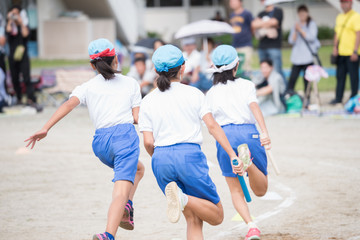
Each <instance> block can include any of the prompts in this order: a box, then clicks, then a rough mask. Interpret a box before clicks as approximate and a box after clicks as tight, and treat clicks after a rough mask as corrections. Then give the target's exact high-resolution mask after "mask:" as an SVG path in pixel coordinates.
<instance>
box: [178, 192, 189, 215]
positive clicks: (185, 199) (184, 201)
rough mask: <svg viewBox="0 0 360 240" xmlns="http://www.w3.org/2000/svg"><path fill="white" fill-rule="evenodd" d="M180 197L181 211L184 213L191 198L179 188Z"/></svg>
mask: <svg viewBox="0 0 360 240" xmlns="http://www.w3.org/2000/svg"><path fill="white" fill-rule="evenodd" d="M178 188H179V187H178ZM179 196H180V204H181V210H182V211H184V208H185V206H186V204H187V203H188V200H189V198H188V196H187V195H186V194H184V193H183V191H182V190H181V188H179Z"/></svg>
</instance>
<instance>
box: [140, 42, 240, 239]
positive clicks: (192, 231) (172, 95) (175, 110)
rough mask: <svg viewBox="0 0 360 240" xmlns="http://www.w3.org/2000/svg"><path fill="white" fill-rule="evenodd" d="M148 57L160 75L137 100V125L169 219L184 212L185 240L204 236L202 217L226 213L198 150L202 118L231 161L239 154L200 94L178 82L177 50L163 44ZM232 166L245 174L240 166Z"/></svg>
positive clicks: (211, 219) (214, 219)
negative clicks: (144, 94) (152, 86)
mask: <svg viewBox="0 0 360 240" xmlns="http://www.w3.org/2000/svg"><path fill="white" fill-rule="evenodd" d="M152 61H153V63H154V66H155V69H156V72H157V73H158V74H159V78H158V79H157V86H158V88H157V89H155V90H154V91H153V92H151V93H150V94H148V95H147V96H146V97H145V98H144V99H143V101H142V103H141V107H140V115H139V129H140V132H142V133H143V136H144V146H145V148H146V150H147V152H148V153H149V154H150V156H152V169H153V173H154V175H155V177H156V180H157V182H158V185H159V187H160V188H161V190H162V191H163V193H164V194H165V195H166V198H167V203H168V208H167V216H168V218H169V220H170V222H173V223H176V222H178V221H179V218H180V213H181V211H182V212H183V214H184V216H185V218H186V222H187V237H188V239H203V233H202V226H203V221H205V222H208V223H209V224H211V225H218V224H220V223H221V222H222V220H223V216H224V215H223V208H222V205H221V202H220V198H219V196H218V194H217V191H216V187H215V185H214V183H213V182H212V180H211V178H210V176H209V174H208V172H209V168H208V166H207V162H206V157H205V155H204V154H203V152H202V151H201V148H200V144H201V143H202V135H201V120H203V121H204V122H205V124H206V126H207V128H208V129H209V132H210V133H211V134H212V135H213V136H214V137H215V139H216V140H217V141H218V142H219V143H220V144H221V145H222V146H223V147H224V149H225V151H226V152H227V154H229V159H237V156H236V154H235V152H234V151H233V149H232V148H231V146H230V144H229V142H228V140H227V139H226V136H225V134H224V131H222V129H221V128H220V126H219V125H218V124H217V123H216V121H215V120H214V118H213V117H212V115H211V113H210V111H209V109H208V108H207V107H206V105H205V97H204V95H203V93H202V92H201V91H199V90H198V89H196V88H194V87H191V86H187V85H184V84H181V83H180V81H181V79H182V77H183V75H184V70H185V65H184V63H185V61H184V58H183V55H182V52H181V51H180V49H178V48H177V47H175V46H173V45H165V46H162V47H160V48H158V49H157V50H156V51H155V53H154V55H153V57H152ZM229 161H230V160H229ZM239 162H240V161H239ZM233 170H234V171H235V172H237V173H240V174H243V173H244V172H243V171H242V166H239V167H234V169H233Z"/></svg>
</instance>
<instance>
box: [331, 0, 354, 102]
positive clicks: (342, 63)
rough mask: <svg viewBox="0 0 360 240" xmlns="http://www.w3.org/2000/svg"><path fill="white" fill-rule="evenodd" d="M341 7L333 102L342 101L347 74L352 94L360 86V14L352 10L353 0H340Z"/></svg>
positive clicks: (334, 53) (337, 19)
mask: <svg viewBox="0 0 360 240" xmlns="http://www.w3.org/2000/svg"><path fill="white" fill-rule="evenodd" d="M340 4H341V9H342V10H343V13H340V14H339V15H338V16H337V17H336V24H335V36H334V48H333V55H334V56H337V61H336V80H337V84H336V96H335V99H334V100H332V101H331V102H330V103H331V104H337V103H341V102H342V99H343V95H344V90H345V82H346V75H347V74H349V75H350V83H351V95H350V98H352V97H354V96H355V95H356V94H357V92H358V88H359V54H360V48H359V45H360V14H359V13H357V12H355V11H354V10H352V0H340Z"/></svg>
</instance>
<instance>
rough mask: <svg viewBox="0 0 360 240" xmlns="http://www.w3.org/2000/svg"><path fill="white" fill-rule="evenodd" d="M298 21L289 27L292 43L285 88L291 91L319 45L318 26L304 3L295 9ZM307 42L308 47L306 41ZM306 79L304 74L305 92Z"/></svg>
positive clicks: (309, 63) (310, 63)
mask: <svg viewBox="0 0 360 240" xmlns="http://www.w3.org/2000/svg"><path fill="white" fill-rule="evenodd" d="M297 13H298V17H299V21H298V22H296V23H295V25H294V26H293V27H292V28H291V31H290V34H289V38H288V41H289V43H290V44H292V45H293V47H292V51H291V57H290V60H291V63H292V67H291V74H290V79H289V83H288V87H287V89H288V90H289V91H293V90H294V88H295V84H296V81H297V79H298V77H299V74H300V72H301V71H304V73H305V70H306V68H307V67H308V66H310V65H313V64H314V62H313V59H314V56H313V55H312V52H317V50H318V48H319V47H320V42H319V40H318V39H317V34H318V28H317V26H316V23H315V22H314V21H313V20H312V19H311V17H310V15H309V10H308V8H307V7H306V6H305V5H300V6H299V7H298V9H297ZM305 41H307V42H308V44H309V46H310V48H311V51H312V52H311V51H310V49H309V47H308V46H307V44H306V42H305ZM307 84H308V81H306V79H305V74H304V86H305V89H304V92H306V87H307Z"/></svg>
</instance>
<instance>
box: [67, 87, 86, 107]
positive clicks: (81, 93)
mask: <svg viewBox="0 0 360 240" xmlns="http://www.w3.org/2000/svg"><path fill="white" fill-rule="evenodd" d="M86 92H87V85H86V83H83V84H81V85H80V86H77V87H76V88H75V89H74V90H73V91H72V93H71V94H70V96H69V98H71V97H77V98H78V99H79V101H80V104H84V105H86Z"/></svg>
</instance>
